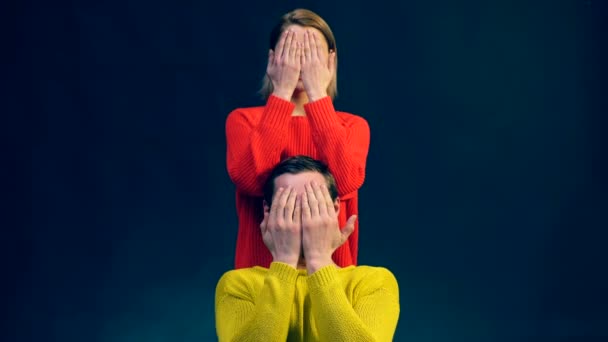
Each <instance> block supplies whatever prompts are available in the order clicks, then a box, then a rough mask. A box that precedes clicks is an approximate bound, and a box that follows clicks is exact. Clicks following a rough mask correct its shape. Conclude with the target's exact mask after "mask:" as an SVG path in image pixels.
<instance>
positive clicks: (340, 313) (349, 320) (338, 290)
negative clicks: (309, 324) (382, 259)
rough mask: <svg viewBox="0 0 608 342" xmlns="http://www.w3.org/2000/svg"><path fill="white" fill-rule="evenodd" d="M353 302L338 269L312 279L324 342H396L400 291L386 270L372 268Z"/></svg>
mask: <svg viewBox="0 0 608 342" xmlns="http://www.w3.org/2000/svg"><path fill="white" fill-rule="evenodd" d="M369 272H370V273H369V274H366V275H365V276H364V278H363V279H362V280H361V281H360V282H359V283H358V284H357V288H358V290H357V293H358V295H357V297H356V298H354V299H353V302H352V303H351V302H349V300H348V298H347V297H346V294H345V293H344V286H343V284H341V282H340V278H339V277H338V274H337V269H336V268H335V266H331V265H330V266H326V267H324V268H322V269H320V270H318V271H317V272H315V273H314V274H312V275H311V276H309V277H308V287H309V289H310V300H311V307H312V313H313V316H314V318H315V322H316V324H317V327H318V333H319V337H320V338H321V340H325V339H326V338H327V337H328V336H331V339H332V340H335V341H361V342H365V341H370V342H372V341H374V342H377V341H392V339H393V335H394V333H395V329H396V327H397V321H398V319H399V288H398V286H397V281H396V279H395V277H394V276H393V274H392V273H391V272H390V271H388V270H387V269H384V268H369Z"/></svg>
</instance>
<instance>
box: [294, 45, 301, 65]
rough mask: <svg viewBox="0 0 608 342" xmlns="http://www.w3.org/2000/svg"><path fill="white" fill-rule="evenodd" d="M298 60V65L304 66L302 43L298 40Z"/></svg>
mask: <svg viewBox="0 0 608 342" xmlns="http://www.w3.org/2000/svg"><path fill="white" fill-rule="evenodd" d="M295 59H296V61H298V65H299V67H300V68H302V43H301V42H298V44H297V45H296V57H295Z"/></svg>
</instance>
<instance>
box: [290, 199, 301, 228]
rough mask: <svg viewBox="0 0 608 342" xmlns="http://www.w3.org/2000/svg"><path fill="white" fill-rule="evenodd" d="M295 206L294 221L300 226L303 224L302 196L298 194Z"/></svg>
mask: <svg viewBox="0 0 608 342" xmlns="http://www.w3.org/2000/svg"><path fill="white" fill-rule="evenodd" d="M294 192H295V191H294ZM294 206H295V207H294V210H293V218H292V222H293V223H295V224H297V225H298V226H299V225H300V224H302V198H301V197H300V196H296V201H295V203H294Z"/></svg>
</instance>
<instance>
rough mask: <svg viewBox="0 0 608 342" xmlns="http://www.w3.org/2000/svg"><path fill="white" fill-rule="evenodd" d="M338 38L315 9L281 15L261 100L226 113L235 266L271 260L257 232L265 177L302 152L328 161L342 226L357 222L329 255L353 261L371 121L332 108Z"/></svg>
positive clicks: (272, 38) (339, 260)
mask: <svg viewBox="0 0 608 342" xmlns="http://www.w3.org/2000/svg"><path fill="white" fill-rule="evenodd" d="M336 70H337V54H336V41H335V38H334V35H333V33H332V31H331V29H330V28H329V26H328V25H327V23H326V22H325V21H324V20H323V19H322V18H321V17H320V16H318V15H317V14H315V13H313V12H311V11H309V10H304V9H296V10H294V11H291V12H289V13H287V14H285V15H284V16H283V17H281V20H280V22H279V23H278V24H277V25H276V26H275V28H274V29H273V30H272V32H271V35H270V50H269V53H268V67H267V69H266V76H265V78H264V86H263V87H262V90H261V93H262V94H263V95H264V96H265V97H266V99H267V101H266V105H265V106H263V107H249V108H239V109H235V110H234V111H232V112H231V113H230V114H229V115H228V118H227V120H226V143H227V153H226V163H227V168H228V173H229V175H230V178H231V179H232V181H233V182H234V184H235V185H236V208H237V215H238V220H239V230H238V236H237V244H236V256H235V268H245V267H253V266H263V267H269V266H270V263H271V262H272V256H271V255H270V252H268V248H266V246H265V245H264V242H263V240H262V236H261V233H260V223H261V222H262V219H263V214H264V211H263V205H262V204H263V200H262V195H263V189H262V187H263V184H264V181H265V180H266V177H267V176H268V173H269V172H270V170H271V169H272V168H273V167H275V166H276V165H277V164H278V163H279V162H280V161H282V160H284V159H285V158H287V157H291V156H295V155H306V156H310V157H312V158H314V159H318V160H321V161H323V162H324V163H325V164H327V165H328V166H329V168H330V170H331V173H332V174H333V175H334V177H335V178H336V183H337V184H338V195H339V196H340V199H341V202H340V207H341V208H340V215H339V221H340V227H345V226H346V225H347V224H354V225H355V230H354V232H353V233H352V234H351V235H350V237H349V239H348V241H347V242H346V243H345V244H344V245H342V246H341V247H340V248H338V249H337V250H336V251H335V252H334V254H333V259H334V261H335V262H336V264H337V265H338V266H341V267H345V266H349V265H356V264H357V248H358V236H359V227H358V221H354V222H353V220H354V219H355V217H354V216H353V215H356V214H357V212H358V208H357V207H358V203H357V202H358V194H357V191H358V189H359V188H360V187H361V185H362V184H363V180H364V178H365V163H366V159H367V153H368V149H369V126H368V124H367V122H366V121H365V119H363V118H361V117H359V116H356V115H353V114H349V113H345V112H339V111H336V110H335V109H334V106H333V102H332V100H333V98H334V96H335V95H336V91H337V87H336V84H337V82H336V77H337V74H336Z"/></svg>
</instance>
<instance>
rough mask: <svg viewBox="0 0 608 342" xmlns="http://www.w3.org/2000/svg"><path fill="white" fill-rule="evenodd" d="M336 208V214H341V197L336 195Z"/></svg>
mask: <svg viewBox="0 0 608 342" xmlns="http://www.w3.org/2000/svg"><path fill="white" fill-rule="evenodd" d="M334 209H335V210H336V216H337V215H340V197H336V200H335V201H334Z"/></svg>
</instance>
